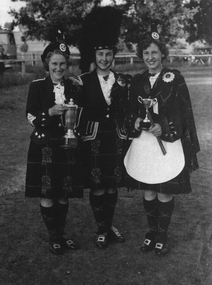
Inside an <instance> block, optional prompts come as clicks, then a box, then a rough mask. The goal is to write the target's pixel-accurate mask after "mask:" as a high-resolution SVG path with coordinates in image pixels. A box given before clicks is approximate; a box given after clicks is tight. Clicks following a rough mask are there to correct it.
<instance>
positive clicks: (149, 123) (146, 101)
mask: <svg viewBox="0 0 212 285" xmlns="http://www.w3.org/2000/svg"><path fill="white" fill-rule="evenodd" d="M138 102H139V103H141V104H143V105H144V107H145V109H146V117H145V118H144V120H143V121H142V122H141V129H142V130H149V128H150V127H154V126H155V123H154V121H153V119H152V116H151V114H150V112H149V108H151V107H152V106H153V105H154V104H155V103H156V102H157V101H156V100H155V99H151V98H142V97H141V96H138ZM156 138H157V140H158V143H159V146H160V148H161V151H162V153H163V155H165V154H166V149H165V147H164V145H163V143H162V140H161V138H160V137H156Z"/></svg>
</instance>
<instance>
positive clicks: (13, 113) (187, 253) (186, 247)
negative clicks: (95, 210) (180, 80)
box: [0, 67, 212, 285]
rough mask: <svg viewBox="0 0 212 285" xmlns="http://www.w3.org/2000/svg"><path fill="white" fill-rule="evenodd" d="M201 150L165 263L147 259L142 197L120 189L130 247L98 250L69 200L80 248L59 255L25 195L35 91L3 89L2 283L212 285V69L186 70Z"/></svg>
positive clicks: (88, 223)
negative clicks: (30, 96) (28, 112)
mask: <svg viewBox="0 0 212 285" xmlns="http://www.w3.org/2000/svg"><path fill="white" fill-rule="evenodd" d="M182 73H183V75H184V76H185V78H186V81H187V83H188V87H189V90H190V94H191V99H192V105H193V109H194V115H195V118H196V126H197V131H198V136H199V141H200V145H201V152H200V153H199V155H198V159H199V164H200V169H199V170H198V171H196V172H194V173H193V175H192V186H193V192H192V193H191V194H189V195H179V196H176V197H175V211H174V214H173V218H172V221H171V225H170V229H169V245H170V248H171V251H170V253H169V255H167V256H166V257H165V258H158V257H156V256H155V254H154V252H151V253H149V254H147V255H143V254H141V253H140V246H141V242H142V240H143V236H144V234H145V232H146V230H147V223H146V218H145V213H144V209H143V205H142V194H143V193H142V191H136V190H135V191H132V192H127V191H126V189H120V191H119V201H118V204H117V208H116V213H115V217H114V225H115V226H117V227H118V228H119V229H120V231H121V232H122V233H123V234H124V235H125V237H126V243H125V244H111V245H110V246H109V247H108V248H107V249H105V250H98V249H97V248H96V247H95V245H94V243H93V238H94V236H95V231H96V225H95V223H94V219H93V216H92V212H91V209H90V206H89V200H88V189H86V190H85V195H84V198H83V199H72V200H70V207H69V209H70V210H69V214H68V222H67V231H68V232H69V233H70V234H71V235H72V236H73V238H75V239H76V240H78V242H79V244H80V245H81V249H80V250H79V251H77V252H67V253H65V254H64V255H63V256H54V255H52V254H51V253H49V250H48V235H47V231H46V228H45V226H44V224H43V221H42V218H41V216H40V212H39V199H37V198H34V199H26V198H25V197H24V179H25V169H26V155H27V149H28V144H29V136H30V133H31V131H32V128H31V127H30V126H29V125H28V123H27V122H26V119H25V102H26V95H27V89H28V86H27V85H24V86H19V87H10V88H6V89H0V119H1V126H0V134H1V136H0V137H1V144H0V194H1V196H0V211H1V214H0V284H1V285H17V284H20V285H30V284H35V285H50V284H51V285H60V284H61V285H210V284H212V207H211V205H212V193H211V184H212V163H211V161H212V147H211V144H212V143H211V142H212V126H211V123H212V112H211V109H212V69H211V68H205V69H204V67H202V68H201V69H199V70H198V69H197V68H196V69H183V70H182Z"/></svg>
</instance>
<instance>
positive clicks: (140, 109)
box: [126, 67, 200, 170]
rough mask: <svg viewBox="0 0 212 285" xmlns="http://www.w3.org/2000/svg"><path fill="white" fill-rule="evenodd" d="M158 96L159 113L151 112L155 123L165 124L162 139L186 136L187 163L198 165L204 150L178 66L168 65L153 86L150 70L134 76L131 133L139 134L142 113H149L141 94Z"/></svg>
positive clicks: (162, 125) (127, 118) (183, 140)
mask: <svg viewBox="0 0 212 285" xmlns="http://www.w3.org/2000/svg"><path fill="white" fill-rule="evenodd" d="M139 96H141V97H143V98H156V99H157V101H158V115H157V114H155V113H153V110H152V108H151V109H150V113H151V114H152V118H153V120H154V122H155V123H159V124H160V125H161V127H162V136H161V139H162V140H164V141H168V142H174V141H176V140H178V139H179V138H180V139H181V140H182V145H183V149H184V154H185V159H186V164H187V166H188V167H189V168H190V170H195V169H196V168H198V164H197V159H196V153H197V152H198V151H199V150H200V147H199V142H198V138H197V133H196V128H195V122H194V116H193V111H192V106H191V100H190V96H189V91H188V88H187V85H186V83H185V80H184V77H183V76H182V75H181V74H180V72H179V71H178V70H171V69H168V68H166V67H164V68H163V69H162V71H161V73H160V75H159V77H158V78H157V80H156V82H155V84H154V86H153V88H152V89H151V87H150V83H149V78H148V72H147V70H146V71H144V72H143V73H141V74H137V75H135V76H134V78H133V79H132V83H131V89H130V99H129V105H128V107H129V108H128V115H127V117H126V125H127V126H128V131H129V136H132V137H136V136H139V134H140V132H138V131H135V129H134V124H135V121H136V119H137V118H138V117H141V118H144V117H145V108H144V105H143V104H141V103H140V102H139V101H138V97H139Z"/></svg>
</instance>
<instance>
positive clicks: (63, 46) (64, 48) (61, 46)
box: [59, 43, 66, 52]
mask: <svg viewBox="0 0 212 285" xmlns="http://www.w3.org/2000/svg"><path fill="white" fill-rule="evenodd" d="M59 48H60V50H61V51H62V52H65V51H66V46H65V44H63V43H62V44H60V46H59Z"/></svg>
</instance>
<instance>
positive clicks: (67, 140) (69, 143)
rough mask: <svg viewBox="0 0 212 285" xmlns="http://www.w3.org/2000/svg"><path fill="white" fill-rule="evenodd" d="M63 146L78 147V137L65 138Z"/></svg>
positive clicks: (66, 147) (68, 147)
mask: <svg viewBox="0 0 212 285" xmlns="http://www.w3.org/2000/svg"><path fill="white" fill-rule="evenodd" d="M61 147H62V148H65V149H70V148H76V147H77V138H65V139H64V144H63V145H61Z"/></svg>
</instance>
